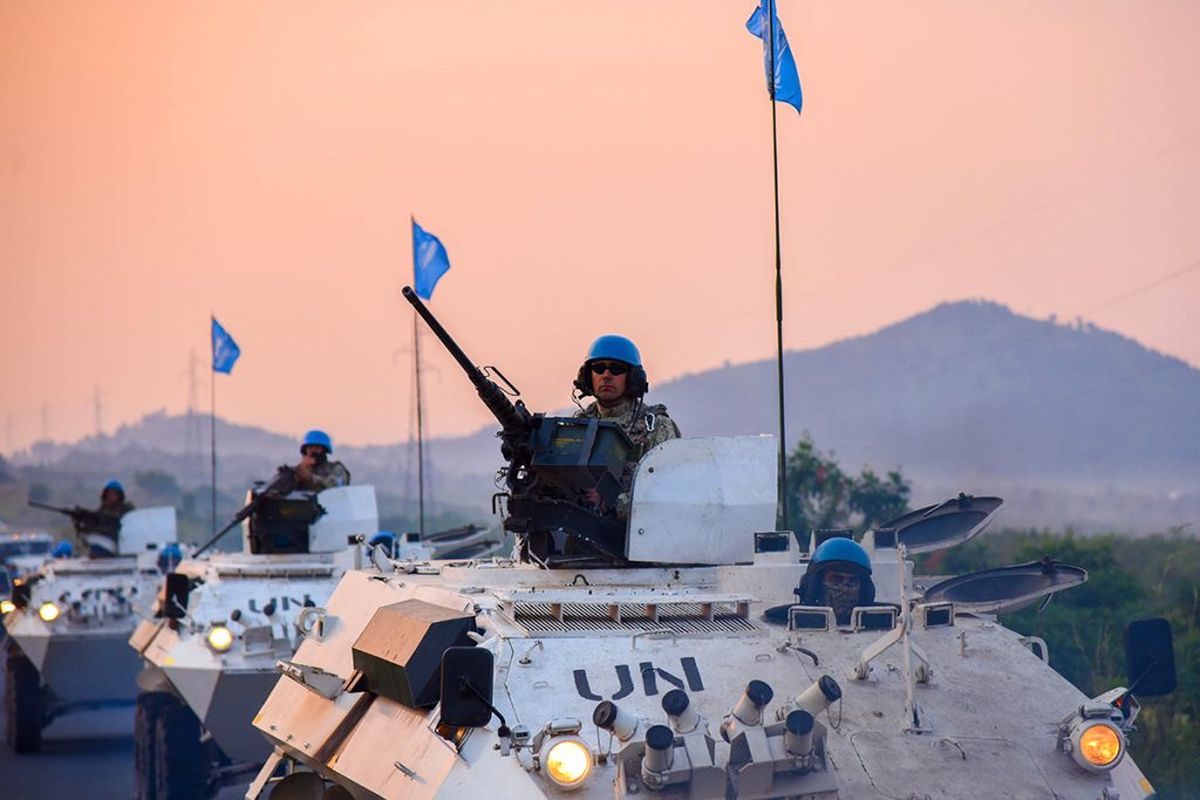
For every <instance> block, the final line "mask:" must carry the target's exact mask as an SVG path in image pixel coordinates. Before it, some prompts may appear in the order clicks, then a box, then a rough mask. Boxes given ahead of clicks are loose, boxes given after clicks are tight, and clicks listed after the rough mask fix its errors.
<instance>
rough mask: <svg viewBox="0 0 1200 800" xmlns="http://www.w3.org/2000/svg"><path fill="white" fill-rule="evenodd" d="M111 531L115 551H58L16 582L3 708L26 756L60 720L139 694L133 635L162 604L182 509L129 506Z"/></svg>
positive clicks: (8, 618) (11, 736) (7, 622)
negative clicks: (163, 559)
mask: <svg viewBox="0 0 1200 800" xmlns="http://www.w3.org/2000/svg"><path fill="white" fill-rule="evenodd" d="M111 532H112V533H113V534H115V555H112V556H105V557H96V558H93V557H83V558H56V559H53V560H51V561H48V562H47V563H45V564H44V565H43V566H42V567H41V568H40V569H39V570H38V571H37V572H36V573H35V574H33V575H32V576H28V577H27V578H25V579H22V580H20V581H17V582H16V583H15V584H14V586H13V591H12V597H11V600H10V601H9V602H10V603H11V604H12V611H10V612H9V613H7V614H5V615H4V627H5V629H6V630H7V632H8V652H7V655H6V659H5V670H6V673H5V687H4V691H5V696H4V707H5V713H6V719H7V723H8V743H9V744H10V745H11V746H12V748H13V750H15V751H16V752H18V753H31V752H35V751H37V750H38V749H39V748H40V747H41V742H42V729H43V728H44V727H45V726H46V725H48V724H49V723H50V722H51V721H52V720H54V719H55V718H56V717H59V716H62V715H63V714H68V713H71V712H73V711H83V710H88V709H92V708H99V707H103V706H107V705H119V704H132V703H133V701H134V699H135V698H136V696H137V683H136V678H137V673H138V670H139V668H140V664H139V662H138V658H137V656H136V654H134V653H131V652H130V651H129V647H128V645H127V644H126V642H127V641H128V640H129V635H130V634H131V633H132V632H133V629H134V627H135V626H136V625H137V623H138V620H139V619H140V618H141V617H143V616H145V615H146V614H148V613H150V609H151V607H152V605H153V603H154V595H155V591H156V590H157V588H158V585H159V583H160V582H161V580H162V574H161V572H160V569H159V563H158V562H159V556H160V553H161V551H162V550H163V549H164V548H166V547H167V546H168V545H172V544H174V543H175V509H173V508H168V507H162V508H146V509H138V510H134V511H130V512H129V513H127V514H125V515H124V517H122V518H121V520H120V523H119V526H115V525H114V526H113V530H112V531H111ZM6 607H7V606H6Z"/></svg>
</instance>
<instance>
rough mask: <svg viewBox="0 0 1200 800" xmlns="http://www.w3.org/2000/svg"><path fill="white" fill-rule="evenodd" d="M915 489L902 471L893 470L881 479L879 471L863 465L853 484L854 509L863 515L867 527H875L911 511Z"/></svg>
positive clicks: (851, 489) (864, 524)
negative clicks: (910, 496)
mask: <svg viewBox="0 0 1200 800" xmlns="http://www.w3.org/2000/svg"><path fill="white" fill-rule="evenodd" d="M911 491H912V487H911V486H910V485H909V483H908V481H906V480H904V477H903V476H902V475H901V474H900V471H899V470H891V471H890V472H888V474H887V478H886V479H881V478H880V477H879V476H878V475H876V474H875V470H873V469H871V468H870V467H863V471H862V474H861V475H859V476H858V478H856V479H855V480H854V481H853V483H852V484H851V486H850V508H851V510H853V511H856V512H857V513H858V514H860V515H861V517H862V519H861V521H860V523H859V524H861V525H862V527H863V528H874V527H876V526H878V525H880V524H882V523H884V522H887V521H888V520H890V519H895V518H896V517H898V516H900V515H901V514H903V513H904V512H906V511H908V496H909V493H910V492H911Z"/></svg>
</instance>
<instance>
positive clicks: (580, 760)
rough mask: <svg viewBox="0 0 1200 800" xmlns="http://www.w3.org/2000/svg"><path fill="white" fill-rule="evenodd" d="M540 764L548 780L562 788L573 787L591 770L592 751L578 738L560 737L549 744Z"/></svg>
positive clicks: (578, 784)
mask: <svg viewBox="0 0 1200 800" xmlns="http://www.w3.org/2000/svg"><path fill="white" fill-rule="evenodd" d="M542 766H543V767H544V768H545V772H546V775H548V776H549V777H550V780H552V781H554V782H555V783H556V784H558V785H559V786H561V787H562V788H563V789H575V788H577V787H579V786H580V785H582V784H583V782H584V780H585V779H586V778H587V776H588V773H589V772H591V771H592V753H591V751H590V750H588V748H587V745H585V744H584V743H583V742H581V741H580V740H579V739H560V740H559V741H557V742H555V743H554V744H552V745H550V749H549V750H547V751H546V757H545V758H543V759H542Z"/></svg>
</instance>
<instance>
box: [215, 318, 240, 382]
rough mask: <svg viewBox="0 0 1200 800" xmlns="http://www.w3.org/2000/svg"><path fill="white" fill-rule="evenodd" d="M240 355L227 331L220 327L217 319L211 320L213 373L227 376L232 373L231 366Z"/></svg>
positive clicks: (238, 348)
mask: <svg viewBox="0 0 1200 800" xmlns="http://www.w3.org/2000/svg"><path fill="white" fill-rule="evenodd" d="M241 354H242V349H241V348H240V347H238V346H237V342H235V341H234V340H233V337H232V336H230V335H229V331H227V330H225V329H224V328H222V327H221V323H219V322H217V318H216V317H213V318H212V356H213V362H212V368H213V372H223V373H225V374H226V375H228V374H229V373H230V372H232V371H233V364H234V362H235V361H237V360H238V356H240V355H241Z"/></svg>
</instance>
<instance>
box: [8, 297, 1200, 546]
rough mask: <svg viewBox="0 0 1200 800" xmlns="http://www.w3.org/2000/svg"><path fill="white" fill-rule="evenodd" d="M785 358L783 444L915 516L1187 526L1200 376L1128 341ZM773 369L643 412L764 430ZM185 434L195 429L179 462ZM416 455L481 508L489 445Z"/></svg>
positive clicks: (371, 466)
mask: <svg viewBox="0 0 1200 800" xmlns="http://www.w3.org/2000/svg"><path fill="white" fill-rule="evenodd" d="M784 361H785V372H786V375H787V385H786V395H787V424H788V433H789V437H788V438H789V440H791V441H793V442H794V441H795V440H796V439H797V438H798V437H799V436H800V435H801V434H802V433H803V432H808V433H809V434H810V435H811V436H812V438H813V439H814V441H815V442H816V444H817V446H818V447H819V448H821V449H823V450H832V451H834V452H835V454H836V455H837V457H838V458H839V460H840V461H841V462H842V463H843V465H844V466H846V467H848V468H851V469H855V470H857V469H858V468H859V467H861V466H862V465H864V464H869V465H872V466H873V467H875V468H877V469H890V468H894V467H899V468H900V469H901V470H902V471H903V473H904V474H905V475H906V476H908V477H909V478H910V479H911V480H912V481H913V483H914V500H915V501H917V502H925V501H930V500H934V499H939V497H940V495H942V494H945V493H948V492H951V491H957V490H958V489H959V488H962V489H967V490H973V491H978V492H989V493H992V492H995V493H1000V494H1003V495H1004V496H1006V497H1007V498H1008V500H1009V504H1008V506H1009V507H1008V509H1006V512H1005V520H1006V522H1008V523H1010V524H1022V525H1031V526H1061V525H1074V526H1077V527H1080V528H1082V529H1085V530H1099V529H1105V528H1109V527H1115V528H1118V529H1122V530H1127V531H1135V532H1147V531H1153V530H1162V529H1165V528H1167V527H1170V526H1176V525H1185V524H1188V523H1194V527H1200V370H1197V369H1195V368H1193V367H1191V366H1190V365H1188V364H1187V363H1185V362H1183V361H1180V360H1179V359H1176V358H1172V357H1169V356H1166V355H1163V354H1161V353H1158V352H1155V351H1153V350H1149V349H1147V348H1146V347H1143V346H1142V345H1140V344H1138V343H1137V342H1135V341H1133V340H1131V339H1129V338H1127V337H1124V336H1121V335H1119V334H1116V333H1113V332H1110V331H1105V330H1101V329H1099V328H1096V327H1095V326H1093V325H1090V324H1085V323H1079V322H1076V323H1073V324H1061V323H1058V322H1056V321H1054V320H1035V319H1030V318H1028V317H1023V316H1020V315H1018V314H1014V313H1013V312H1012V311H1010V310H1009V309H1007V308H1005V307H1004V306H1001V305H998V304H996V303H991V302H983V301H964V302H955V303H944V304H942V305H939V306H937V307H936V308H933V309H931V310H929V311H927V312H924V313H922V314H919V315H917V316H915V317H911V318H909V319H907V320H904V321H903V322H899V323H897V324H894V325H890V326H888V327H886V328H883V329H882V330H879V331H877V332H875V333H872V334H870V335H866V336H860V337H856V338H853V339H846V340H843V341H839V342H835V343H833V344H830V345H827V346H825V347H820V348H816V349H812V350H804V351H792V352H789V353H787V354H786V355H785V358H784ZM775 369H776V367H775V363H774V361H773V360H763V361H756V362H752V363H747V364H740V365H732V366H726V367H724V368H721V369H715V370H710V371H706V372H702V373H698V374H694V375H687V376H684V377H682V378H678V379H676V380H672V381H668V382H664V383H658V384H656V388H655V390H654V391H653V392H652V395H651V397H650V398H649V399H650V400H652V401H653V402H658V403H665V404H666V405H667V406H668V408H669V409H670V413H671V416H672V418H674V419H675V420H676V421H677V422H678V423H679V425H680V427H681V428H682V430H683V433H684V435H685V436H703V435H729V434H743V433H761V432H775V430H776V426H777V417H778V411H777V406H776V388H775ZM564 413H565V412H564ZM189 425H199V426H200V427H199V428H198V430H199V431H202V432H203V435H202V436H200V437H197V436H196V435H195V434H193V436H192V437H191V438H192V442H193V445H192V447H191V451H190V452H189V448H188V446H187V442H188V436H187V429H188V426H189ZM219 425H220V429H219V431H218V436H219V437H220V441H221V443H222V445H221V447H222V452H221V458H222V461H221V463H222V476H223V480H222V485H223V486H224V485H225V484H226V483H227V482H228V483H229V484H230V488H233V489H235V490H236V489H237V488H238V487H239V486H245V482H246V481H247V480H248V479H250V478H252V477H262V476H263V475H265V474H267V473H269V471H270V470H271V468H273V467H274V466H275V463H274V462H272V461H271V460H270V459H272V458H274V459H275V460H276V461H278V460H280V459H284V458H286V459H288V460H291V459H292V455H293V450H294V449H295V442H294V441H293V439H292V437H287V436H282V435H279V434H275V433H271V432H269V431H265V430H263V429H260V428H255V427H251V426H244V425H235V424H232V423H229V422H226V421H223V420H222V421H220V422H219ZM197 441H198V442H199V443H200V444H199V449H198V450H197V445H196V442H197ZM206 442H207V418H200V417H193V418H192V419H191V420H189V419H188V418H187V417H186V416H168V415H165V414H162V413H158V414H151V415H149V416H147V417H145V418H144V419H142V420H141V421H140V422H138V423H137V424H135V425H131V426H126V427H123V428H121V429H120V430H118V431H117V432H116V433H115V434H113V435H111V436H105V437H102V438H100V439H97V438H95V437H93V438H89V439H85V440H83V441H81V442H78V443H75V444H72V445H58V444H53V445H52V444H48V443H40V444H38V445H35V446H34V447H33V448H31V449H30V450H29V451H27V452H25V453H21V454H18V455H17V456H15V457H14V458H13V462H14V464H15V465H17V466H22V465H35V464H41V465H43V466H55V467H57V468H59V469H67V470H69V471H75V472H81V473H82V472H86V473H96V474H97V475H99V474H102V473H103V474H107V473H108V472H110V471H114V470H117V469H124V470H132V469H149V468H157V469H164V470H167V471H171V472H173V473H174V474H176V475H177V476H178V477H179V479H180V481H181V482H185V481H186V482H190V483H197V484H199V483H204V484H206V483H207V469H208V467H207V458H206V455H207V451H206V449H205V447H204V444H205V443H206ZM429 451H430V452H431V453H432V456H433V459H434V460H435V464H436V470H435V472H434V474H433V476H432V481H433V485H434V488H435V495H436V496H437V497H438V498H439V500H440V501H441V502H446V503H457V504H462V505H466V506H471V507H474V506H479V507H481V508H482V507H483V506H484V505H485V504H486V498H487V497H488V496H489V495H490V494H491V492H492V491H493V485H492V481H491V475H492V474H493V473H494V469H495V467H497V466H499V464H500V460H499V453H498V447H497V442H496V440H495V438H494V437H493V435H492V431H491V430H490V429H489V430H485V431H480V432H479V433H476V434H473V435H470V436H463V437H446V438H440V439H434V440H432V441H431V442H430V447H429ZM264 454H268V455H264ZM338 455H339V457H340V458H342V460H343V461H345V462H346V463H347V464H348V465H350V467H351V469H353V470H354V474H355V478H356V480H370V481H372V482H375V483H387V484H391V485H392V486H393V487H395V488H396V489H397V490H398V489H399V488H400V484H401V483H407V484H411V483H412V481H413V478H412V475H411V471H412V470H411V469H410V466H411V465H412V464H414V463H415V460H414V458H413V457H412V455H411V452H410V447H409V445H407V444H395V445H380V446H371V447H358V448H355V447H342V448H339V454H338Z"/></svg>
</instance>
